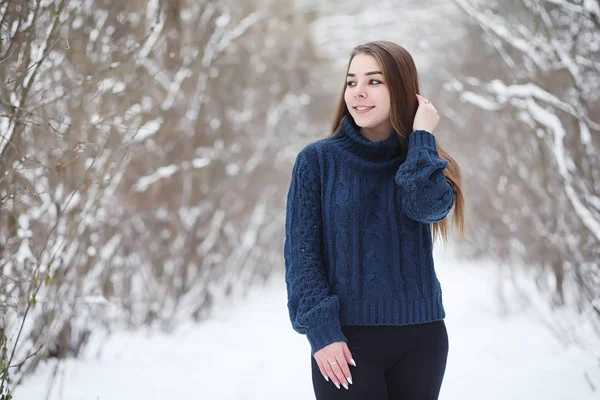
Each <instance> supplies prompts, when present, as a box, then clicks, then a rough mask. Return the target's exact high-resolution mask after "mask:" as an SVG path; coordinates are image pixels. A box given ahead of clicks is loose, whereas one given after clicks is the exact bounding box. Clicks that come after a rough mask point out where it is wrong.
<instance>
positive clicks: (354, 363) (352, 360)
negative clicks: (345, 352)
mask: <svg viewBox="0 0 600 400" xmlns="http://www.w3.org/2000/svg"><path fill="white" fill-rule="evenodd" d="M350 362H351V363H352V365H354V366H355V367H356V361H354V358H352V359H351V360H350Z"/></svg>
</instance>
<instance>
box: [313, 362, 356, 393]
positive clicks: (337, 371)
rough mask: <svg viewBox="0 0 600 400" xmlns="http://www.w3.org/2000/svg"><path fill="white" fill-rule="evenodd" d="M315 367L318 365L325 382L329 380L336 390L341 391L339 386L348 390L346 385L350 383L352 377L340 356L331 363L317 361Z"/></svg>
mask: <svg viewBox="0 0 600 400" xmlns="http://www.w3.org/2000/svg"><path fill="white" fill-rule="evenodd" d="M317 365H319V369H320V370H321V373H322V374H323V377H324V378H325V380H327V381H329V379H331V382H332V383H333V384H334V385H335V386H336V387H337V388H338V389H341V386H343V387H344V388H345V389H346V390H348V383H352V375H351V374H350V369H349V368H348V364H347V363H346V361H345V360H344V357H343V356H342V355H340V356H339V357H336V358H335V359H334V360H332V361H327V360H319V359H317ZM328 378H329V379H328ZM340 385H341V386H340Z"/></svg>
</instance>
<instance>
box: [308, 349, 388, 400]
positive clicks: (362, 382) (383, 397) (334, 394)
mask: <svg viewBox="0 0 600 400" xmlns="http://www.w3.org/2000/svg"><path fill="white" fill-rule="evenodd" d="M311 358H312V381H313V388H314V391H315V396H316V399H317V400H338V399H344V400H359V399H360V400H364V399H369V400H387V398H388V397H387V386H386V382H385V377H384V374H383V368H382V366H381V364H380V363H374V362H372V361H368V360H364V359H362V360H361V358H360V357H358V355H355V354H353V358H354V360H355V361H356V367H354V366H353V365H350V373H351V374H352V384H351V385H350V384H348V390H346V389H345V388H344V387H343V386H341V385H340V389H338V388H337V387H336V386H335V384H334V383H333V382H332V381H331V379H329V382H328V381H326V380H325V378H324V377H323V375H322V374H321V371H320V370H319V366H318V365H317V361H316V360H315V358H314V357H313V356H311Z"/></svg>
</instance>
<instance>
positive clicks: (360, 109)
mask: <svg viewBox="0 0 600 400" xmlns="http://www.w3.org/2000/svg"><path fill="white" fill-rule="evenodd" d="M352 108H354V111H355V112H356V113H357V114H366V113H368V112H369V111H371V110H372V109H374V108H375V106H354V107H352Z"/></svg>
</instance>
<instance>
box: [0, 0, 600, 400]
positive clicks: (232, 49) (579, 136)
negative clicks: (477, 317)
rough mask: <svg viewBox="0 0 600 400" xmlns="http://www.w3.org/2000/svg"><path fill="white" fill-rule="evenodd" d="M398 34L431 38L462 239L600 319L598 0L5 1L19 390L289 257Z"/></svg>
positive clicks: (6, 280) (203, 313)
mask: <svg viewBox="0 0 600 400" xmlns="http://www.w3.org/2000/svg"><path fill="white" fill-rule="evenodd" d="M377 39H385V40H392V41H395V42H397V43H399V44H401V45H402V46H404V47H405V48H406V49H408V50H409V51H410V52H411V53H412V54H413V56H414V58H415V61H416V63H417V67H418V69H419V73H420V79H421V83H422V90H423V93H424V95H425V96H427V97H428V98H430V99H431V100H432V101H433V102H434V104H435V105H436V108H437V109H438V110H439V111H440V115H441V117H442V119H441V122H440V124H439V125H438V128H437V132H436V137H437V140H439V142H440V143H442V144H443V145H444V146H445V148H447V149H448V151H450V152H451V153H452V154H453V156H454V157H455V158H456V159H457V161H458V162H459V163H460V164H461V167H462V171H463V179H464V182H465V189H466V197H467V223H468V226H469V229H470V231H469V236H468V238H467V240H463V241H460V242H458V243H455V244H456V245H457V246H460V249H461V250H462V253H463V254H464V255H465V256H468V257H475V258H477V257H486V258H493V259H498V260H500V261H501V264H502V268H503V271H502V274H505V275H506V276H509V277H511V279H512V280H513V281H514V282H513V283H514V285H515V287H517V288H518V287H521V285H523V284H524V282H526V284H525V286H524V287H528V288H530V287H532V286H531V285H529V284H533V285H534V286H533V287H535V288H536V290H538V291H539V292H541V293H543V294H544V296H545V298H546V299H547V303H548V304H550V305H551V306H552V307H553V308H554V309H555V311H556V314H555V319H556V320H557V321H567V320H568V321H571V323H572V324H573V323H580V322H581V321H585V323H586V324H589V325H591V326H592V327H593V329H596V334H598V335H600V160H599V159H600V151H599V150H600V98H599V97H600V4H599V2H598V0H518V1H511V2H505V1H500V0H498V1H483V0H481V1H479V0H477V1H476V0H454V1H451V2H449V1H441V0H419V1H415V0H406V1H402V2H398V1H387V0H383V1H381V2H378V3H377V4H376V5H367V4H365V2H362V1H357V0H349V1H344V2H341V1H329V2H320V1H317V0H312V1H310V0H305V1H300V0H297V1H294V0H244V1H242V2H239V1H231V0H221V1H213V0H202V1H191V0H150V1H139V0H131V1H127V2H124V1H111V0H98V1H91V0H78V1H76V0H56V1H49V0H29V1H27V0H3V1H2V2H0V88H1V90H0V172H1V174H0V316H1V320H0V350H1V351H0V356H1V357H0V378H1V381H0V385H1V389H0V395H2V396H4V395H5V394H7V393H8V391H9V388H10V387H11V386H12V385H18V383H19V382H20V381H21V380H22V378H23V376H24V375H25V374H27V373H28V372H31V371H33V370H34V369H35V368H36V366H37V365H38V364H39V363H40V361H42V360H44V359H46V358H49V357H55V358H64V357H67V356H76V355H77V354H78V352H79V351H80V349H81V348H82V346H84V345H85V343H86V341H87V339H88V338H89V337H90V335H91V334H92V333H93V332H94V331H97V330H99V329H106V330H109V331H110V330H111V329H115V328H116V327H123V326H127V327H131V328H136V327H140V326H143V325H146V326H147V325H150V326H153V327H157V328H159V329H165V330H169V329H170V328H172V327H173V326H174V325H175V324H177V323H178V322H179V321H182V320H187V319H190V318H192V319H194V320H197V321H202V320H203V319H205V318H208V317H209V316H210V313H211V310H213V309H214V308H215V307H218V306H219V304H223V303H224V302H226V301H230V300H231V299H236V298H242V297H243V296H244V294H245V293H246V291H247V289H248V288H249V287H251V286H254V285H260V284H261V282H263V281H264V280H265V279H266V278H267V277H268V276H269V275H270V274H271V272H273V271H275V270H280V269H282V268H283V260H282V248H283V227H284V217H285V216H284V211H285V209H284V207H285V195H286V193H287V189H288V184H289V174H290V171H291V166H292V163H293V161H294V159H295V156H296V154H297V152H298V151H299V150H300V149H301V148H302V147H303V146H304V145H306V144H307V143H309V142H311V141H313V140H316V139H319V138H322V137H325V136H326V135H327V134H328V133H329V125H330V118H331V117H332V115H333V111H334V106H335V100H336V99H337V96H339V93H340V90H341V89H342V87H343V85H344V72H345V68H346V64H347V61H348V56H349V53H350V51H351V49H352V48H353V47H354V46H356V45H358V44H360V43H363V42H366V41H369V40H377ZM521 294H522V295H523V299H524V301H527V291H526V290H523V291H521ZM573 321H577V322H573ZM554 327H555V328H556V327H563V328H564V329H563V328H557V331H556V332H557V334H559V335H563V336H565V337H566V336H567V332H571V333H570V334H569V335H571V336H572V327H573V325H568V324H562V325H561V324H560V323H558V324H556V325H554ZM571 336H569V338H570V337H571ZM569 340H570V339H569Z"/></svg>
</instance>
